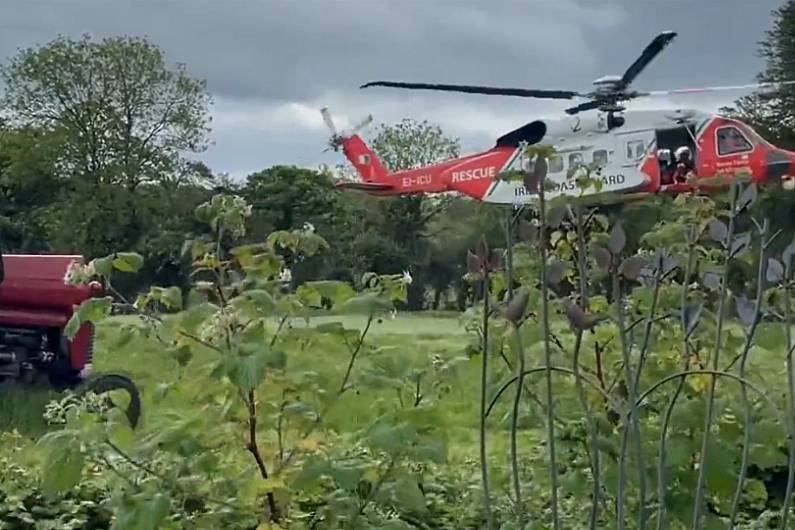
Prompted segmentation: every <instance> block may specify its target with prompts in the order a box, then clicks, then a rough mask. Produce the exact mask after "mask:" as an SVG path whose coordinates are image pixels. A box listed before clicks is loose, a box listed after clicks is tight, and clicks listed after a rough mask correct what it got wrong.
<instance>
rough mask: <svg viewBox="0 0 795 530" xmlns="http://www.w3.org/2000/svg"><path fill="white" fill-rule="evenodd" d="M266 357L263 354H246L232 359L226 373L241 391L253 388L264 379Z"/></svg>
mask: <svg viewBox="0 0 795 530" xmlns="http://www.w3.org/2000/svg"><path fill="white" fill-rule="evenodd" d="M266 367H267V358H266V356H265V355H263V354H255V355H246V356H241V357H237V358H235V359H233V360H232V361H231V362H230V363H229V365H228V367H227V372H226V375H227V377H229V380H230V381H231V382H232V383H233V384H234V385H236V386H237V387H238V388H240V389H241V390H242V391H243V392H248V391H250V390H254V389H255V388H257V387H258V386H259V384H260V383H261V382H262V380H263V379H265V370H266Z"/></svg>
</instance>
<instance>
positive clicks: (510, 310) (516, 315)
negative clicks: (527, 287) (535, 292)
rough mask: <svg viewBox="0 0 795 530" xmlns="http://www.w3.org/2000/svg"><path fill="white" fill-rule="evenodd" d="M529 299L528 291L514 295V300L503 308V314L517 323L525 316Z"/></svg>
mask: <svg viewBox="0 0 795 530" xmlns="http://www.w3.org/2000/svg"><path fill="white" fill-rule="evenodd" d="M529 300H530V295H529V294H528V293H527V291H521V292H520V293H518V294H517V295H516V296H514V297H513V300H511V301H510V302H508V304H507V305H505V306H504V308H503V309H502V314H503V316H504V317H505V318H506V319H507V320H509V321H511V322H513V323H514V324H516V323H517V322H519V321H520V320H521V319H522V317H523V316H524V312H525V310H526V309H527V302H528V301H529Z"/></svg>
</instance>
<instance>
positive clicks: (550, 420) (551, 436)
mask: <svg viewBox="0 0 795 530" xmlns="http://www.w3.org/2000/svg"><path fill="white" fill-rule="evenodd" d="M544 185H545V182H544V179H541V182H539V186H538V199H539V214H540V219H539V220H540V222H541V226H540V241H541V245H540V246H541V313H542V315H543V316H542V321H543V326H544V363H545V365H546V383H547V395H546V402H547V446H548V449H549V483H550V485H551V489H552V524H553V526H554V529H555V530H560V517H559V515H558V466H557V462H556V457H555V422H554V410H553V409H554V406H555V405H554V402H553V401H552V352H551V348H550V347H549V335H550V329H549V292H548V291H549V288H548V286H547V232H548V230H547V225H546V222H547V219H546V218H547V214H546V201H545V197H544Z"/></svg>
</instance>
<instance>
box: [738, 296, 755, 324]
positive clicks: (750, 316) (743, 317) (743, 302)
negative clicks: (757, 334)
mask: <svg viewBox="0 0 795 530" xmlns="http://www.w3.org/2000/svg"><path fill="white" fill-rule="evenodd" d="M734 303H735V304H736V305H737V315H738V316H739V317H740V321H741V322H742V323H743V324H745V325H746V327H751V325H753V323H754V322H755V321H756V304H755V303H753V302H750V301H749V300H748V299H747V298H746V297H745V296H736V297H735V298H734Z"/></svg>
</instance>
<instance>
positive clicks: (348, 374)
mask: <svg viewBox="0 0 795 530" xmlns="http://www.w3.org/2000/svg"><path fill="white" fill-rule="evenodd" d="M372 323H373V314H372V313H370V315H369V316H368V317H367V324H366V325H365V326H364V331H363V332H362V334H361V335H360V336H359V341H358V342H357V343H356V347H355V348H354V349H353V351H351V358H350V360H349V361H348V368H347V370H345V376H344V377H343V378H342V384H340V388H339V390H338V391H337V393H338V394H342V393H343V392H345V391H346V390H347V386H348V380H349V379H350V377H351V372H352V371H353V365H354V363H355V362H356V357H357V356H358V355H359V352H360V351H361V349H362V344H363V343H364V337H365V336H366V335H367V332H368V331H369V330H370V324H372Z"/></svg>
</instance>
